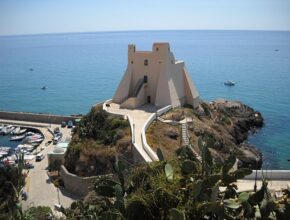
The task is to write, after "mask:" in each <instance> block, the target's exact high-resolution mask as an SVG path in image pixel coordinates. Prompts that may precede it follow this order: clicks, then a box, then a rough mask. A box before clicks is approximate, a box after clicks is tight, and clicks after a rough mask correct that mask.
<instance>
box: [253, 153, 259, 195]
mask: <svg viewBox="0 0 290 220" xmlns="http://www.w3.org/2000/svg"><path fill="white" fill-rule="evenodd" d="M257 169H258V157H256V175H255V184H254V192H256V191H257V175H258V170H257Z"/></svg>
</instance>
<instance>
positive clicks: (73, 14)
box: [0, 0, 290, 35]
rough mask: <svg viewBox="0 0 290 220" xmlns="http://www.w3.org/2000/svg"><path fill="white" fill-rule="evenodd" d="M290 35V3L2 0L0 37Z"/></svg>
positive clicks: (257, 0)
mask: <svg viewBox="0 0 290 220" xmlns="http://www.w3.org/2000/svg"><path fill="white" fill-rule="evenodd" d="M200 29H201V30H288V31H289V30H290V0H174V1H173V0H105V1H101V0H0V35H26V34H41V33H67V32H94V31H128V30H200Z"/></svg>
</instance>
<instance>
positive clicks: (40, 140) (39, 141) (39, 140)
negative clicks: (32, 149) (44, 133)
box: [26, 138, 43, 144]
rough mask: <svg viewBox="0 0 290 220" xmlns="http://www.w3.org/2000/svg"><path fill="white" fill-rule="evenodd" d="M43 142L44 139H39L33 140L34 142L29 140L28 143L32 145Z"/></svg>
mask: <svg viewBox="0 0 290 220" xmlns="http://www.w3.org/2000/svg"><path fill="white" fill-rule="evenodd" d="M42 141H43V138H39V139H33V140H29V141H26V143H28V144H30V143H41V142H42Z"/></svg>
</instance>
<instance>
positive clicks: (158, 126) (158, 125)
mask: <svg viewBox="0 0 290 220" xmlns="http://www.w3.org/2000/svg"><path fill="white" fill-rule="evenodd" d="M170 131H171V132H176V133H177V134H178V137H177V139H176V140H175V139H172V138H170V137H169V136H168V133H169V132H170ZM146 138H147V143H148V144H149V146H150V147H151V148H152V149H153V150H154V151H155V152H156V150H157V148H160V149H161V150H162V152H163V154H164V156H165V158H172V157H174V156H175V150H177V149H178V148H179V147H180V127H179V126H173V125H169V124H166V123H162V122H159V121H158V122H154V123H152V124H151V125H150V127H149V128H148V130H147V132H146Z"/></svg>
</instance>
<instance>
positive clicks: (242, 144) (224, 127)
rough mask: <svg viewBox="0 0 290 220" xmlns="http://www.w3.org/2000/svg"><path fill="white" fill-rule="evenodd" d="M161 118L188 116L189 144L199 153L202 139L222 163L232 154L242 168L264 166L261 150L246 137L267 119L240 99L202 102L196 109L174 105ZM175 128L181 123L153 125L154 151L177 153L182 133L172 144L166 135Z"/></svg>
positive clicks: (150, 141) (151, 133) (151, 136)
mask: <svg viewBox="0 0 290 220" xmlns="http://www.w3.org/2000/svg"><path fill="white" fill-rule="evenodd" d="M162 118H163V119H167V120H175V119H177V118H178V119H179V120H183V121H184V119H185V118H186V121H187V124H188V131H189V132H188V133H189V136H190V144H191V146H193V148H194V150H195V151H196V152H199V148H198V139H199V138H203V140H204V141H205V142H206V144H207V146H208V147H209V150H210V152H211V154H212V156H213V157H214V158H215V160H217V161H220V162H223V161H224V159H225V158H227V157H228V156H229V154H235V155H236V156H237V158H238V165H239V166H240V167H249V168H252V169H255V168H261V166H262V154H261V152H260V151H259V150H258V149H256V148H255V147H254V146H252V145H249V144H248V143H247V142H246V140H247V138H248V136H249V135H250V134H251V133H253V132H256V130H257V129H258V128H260V127H262V126H263V123H264V120H263V117H262V115H261V113H260V112H257V111H255V110H254V109H252V108H250V107H249V106H247V105H244V104H242V103H241V102H238V101H227V100H223V99H219V100H216V101H213V102H209V103H208V102H203V103H201V104H200V106H199V107H198V108H197V109H192V108H188V107H183V108H175V109H173V110H171V111H169V112H167V113H166V114H165V115H163V116H162ZM160 123H162V122H160ZM172 129H175V133H176V132H178V131H179V128H178V126H173V125H169V124H167V125H166V126H165V125H164V123H162V124H161V125H158V124H154V125H152V126H151V128H150V129H149V131H148V132H147V139H149V145H150V146H151V147H152V148H153V149H154V150H156V148H157V147H160V148H161V149H162V148H163V149H162V150H164V151H166V153H167V155H168V156H170V155H171V156H174V151H175V150H176V149H177V147H178V146H177V143H182V141H181V140H180V139H179V138H180V137H181V136H180V135H179V136H178V137H177V139H176V141H177V142H174V143H172V144H170V142H169V141H168V138H167V137H168V136H169V134H171V133H173V132H172ZM162 136H163V137H164V138H162ZM170 136H171V135H170ZM154 140H158V142H156V141H154ZM155 145H156V146H155ZM179 146H180V145H179ZM170 152H172V154H171V153H170Z"/></svg>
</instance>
